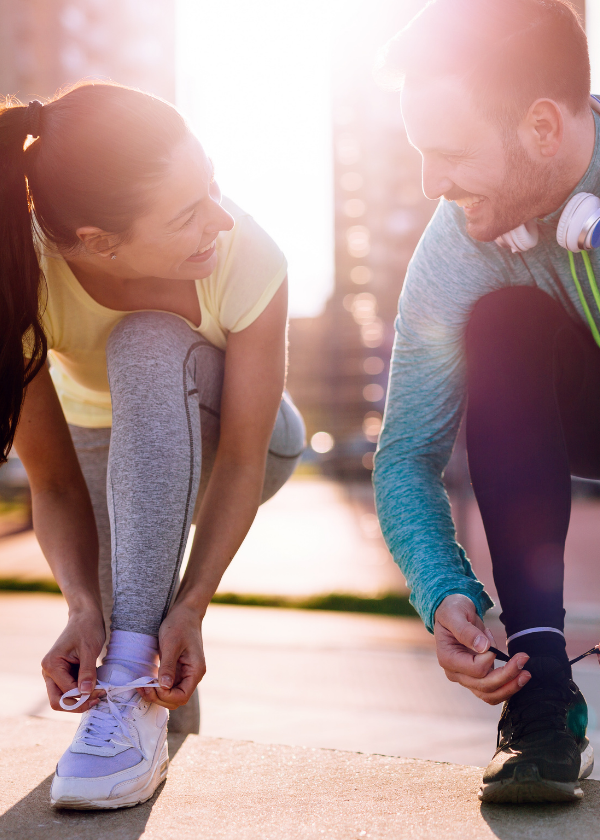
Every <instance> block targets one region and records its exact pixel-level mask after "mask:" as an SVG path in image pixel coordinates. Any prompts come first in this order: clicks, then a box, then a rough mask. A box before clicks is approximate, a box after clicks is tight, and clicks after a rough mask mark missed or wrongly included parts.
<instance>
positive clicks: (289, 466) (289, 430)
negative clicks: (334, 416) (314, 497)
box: [261, 393, 306, 504]
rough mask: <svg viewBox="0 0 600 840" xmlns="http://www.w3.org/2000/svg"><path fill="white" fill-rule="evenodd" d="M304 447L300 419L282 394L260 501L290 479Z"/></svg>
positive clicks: (303, 431) (287, 398)
mask: <svg viewBox="0 0 600 840" xmlns="http://www.w3.org/2000/svg"><path fill="white" fill-rule="evenodd" d="M305 447H306V429H305V426H304V420H303V419H302V415H301V414H300V412H299V411H298V409H297V408H296V406H295V405H294V403H293V402H292V400H291V399H290V397H289V395H288V394H287V393H285V394H284V395H283V399H282V401H281V405H280V408H279V412H278V414H277V420H276V421H275V428H274V429H273V434H272V435H271V440H270V442H269V451H268V454H267V463H266V468H265V481H264V485H263V495H262V499H261V504H262V502H266V501H267V499H270V498H271V496H274V495H275V493H277V491H278V490H280V489H281V487H283V485H284V484H285V482H286V481H287V480H288V478H290V476H291V475H292V473H293V472H294V470H295V469H296V467H297V465H298V462H299V461H300V458H301V457H302V453H303V452H304V449H305Z"/></svg>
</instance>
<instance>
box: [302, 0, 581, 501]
mask: <svg viewBox="0 0 600 840" xmlns="http://www.w3.org/2000/svg"><path fill="white" fill-rule="evenodd" d="M424 3H425V0H405V2H404V3H402V4H399V3H391V2H389V1H388V0H376V2H369V3H367V2H364V3H362V4H359V7H358V8H357V7H355V9H354V13H353V15H352V19H351V20H349V19H346V20H344V19H341V20H340V21H339V27H338V38H337V44H336V53H335V67H334V78H333V129H334V131H333V135H334V149H333V154H334V178H335V290H334V293H333V295H332V297H331V299H330V300H329V301H328V304H327V307H326V311H325V313H324V315H323V316H321V317H320V318H318V319H301V320H299V321H296V322H294V321H293V322H292V324H291V328H290V389H291V391H292V394H293V396H294V397H295V399H296V401H297V403H298V405H299V407H300V409H301V410H302V412H303V414H304V415H305V418H306V420H307V426H308V433H309V439H310V437H311V435H312V434H313V433H315V432H317V431H322V432H326V433H327V434H328V435H330V438H329V439H328V438H325V440H324V442H323V440H322V439H319V441H318V447H317V448H318V449H320V450H321V451H322V452H323V454H322V455H321V461H322V464H323V467H324V468H325V469H326V470H327V471H329V472H331V474H333V475H335V476H336V477H339V478H349V479H351V478H357V477H364V478H367V477H368V476H369V472H370V469H371V468H372V456H373V452H374V450H375V446H376V441H377V437H378V434H379V430H380V427H381V420H382V414H383V408H384V404H385V394H386V386H387V379H388V374H389V359H390V355H391V350H392V342H393V335H394V318H395V316H396V312H397V304H398V296H399V294H400V291H401V288H402V283H403V280H404V276H405V273H406V268H407V266H408V262H409V260H410V257H411V255H412V253H413V251H414V249H415V247H416V245H417V243H418V241H419V238H420V236H421V234H422V232H423V230H424V228H425V226H426V225H427V222H428V221H429V219H430V218H431V215H432V214H433V212H434V210H435V207H436V202H432V201H427V200H426V199H425V198H424V196H423V193H422V190H421V162H420V156H419V155H418V153H417V152H416V151H415V150H414V149H413V148H411V147H410V146H409V144H408V141H407V138H406V132H405V130H404V125H403V122H402V117H401V113H400V105H399V97H398V95H397V94H394V93H390V92H386V91H384V90H382V89H381V88H380V87H379V86H378V85H377V84H376V82H375V81H374V79H373V66H374V63H375V56H376V54H377V51H378V49H379V48H380V47H381V45H382V44H384V43H385V42H386V41H387V40H388V38H390V37H391V36H392V35H393V34H394V33H395V32H397V31H398V30H399V29H401V28H402V26H403V25H404V24H405V23H406V22H407V21H408V20H409V19H410V18H411V17H412V16H413V15H414V14H416V12H417V11H418V10H419V9H420V8H422V6H423V5H424ZM574 5H575V6H576V8H577V10H578V11H579V13H580V14H581V16H582V19H583V18H584V15H585V0H576V2H575V3H574ZM461 440H462V439H461ZM331 445H332V448H331V449H330V450H329V451H324V450H325V449H326V448H327V446H331ZM454 460H455V461H456V462H457V463H456V464H453V465H451V469H450V473H449V475H450V476H453V475H455V477H456V478H457V481H456V483H458V484H459V485H461V486H462V485H463V484H464V477H465V476H466V480H467V482H468V472H467V470H466V461H465V458H464V452H462V448H461V445H460V443H459V445H458V446H457V453H456V458H455V459H454ZM463 461H464V463H463ZM463 467H464V468H463Z"/></svg>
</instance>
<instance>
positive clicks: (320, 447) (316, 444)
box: [310, 432, 335, 455]
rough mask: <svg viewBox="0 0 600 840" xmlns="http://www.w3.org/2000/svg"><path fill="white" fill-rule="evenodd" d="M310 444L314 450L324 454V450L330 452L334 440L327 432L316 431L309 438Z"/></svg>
mask: <svg viewBox="0 0 600 840" xmlns="http://www.w3.org/2000/svg"><path fill="white" fill-rule="evenodd" d="M310 445H311V447H312V449H313V451H314V452H317V453H318V454H319V455H325V453H326V452H331V450H332V449H333V447H334V446H335V441H334V439H333V436H332V435H330V434H329V432H316V433H315V434H314V435H313V436H312V437H311V439H310Z"/></svg>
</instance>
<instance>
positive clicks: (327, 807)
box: [0, 718, 600, 840]
mask: <svg viewBox="0 0 600 840" xmlns="http://www.w3.org/2000/svg"><path fill="white" fill-rule="evenodd" d="M72 732H73V722H72V721H71V720H69V721H68V722H66V723H64V724H63V723H55V722H54V721H47V720H41V719H35V718H17V719H14V720H10V721H6V720H5V721H3V722H2V724H1V726H0V744H1V747H0V753H1V759H2V785H1V786H0V838H2V840H4V838H15V840H16V838H18V840H30V838H31V840H33V838H35V840H38V838H43V840H59V838H60V840H65V838H68V840H137V838H141V837H143V838H144V840H175V838H177V840H198V838H203V839H204V838H206V840H308V838H310V840H312V839H313V838H315V839H316V838H330V840H362V838H369V840H392V838H393V840H399V838H411V840H412V839H413V838H427V839H429V838H432V840H433V838H436V840H438V838H457V840H458V838H460V840H471V838H472V840H484V838H501V840H524V838H540V840H542V838H543V840H553V838H560V840H565V838H568V837H577V838H578V840H586V838H590V840H591V838H596V837H597V836H598V821H599V818H600V783H598V782H586V783H584V788H585V798H584V800H583V802H582V803H579V804H575V805H566V806H555V805H553V806H537V807H536V806H526V807H523V806H517V807H515V806H485V807H481V806H480V804H479V802H478V800H477V790H478V786H479V781H480V776H481V770H479V769H478V768H474V767H463V766H460V765H453V764H441V763H436V762H428V761H419V760H413V759H404V758H390V757H386V756H379V755H363V754H360V753H348V752H337V751H334V750H318V749H310V748H302V747H281V746H267V745H261V744H256V743H252V742H248V741H227V740H220V739H214V738H201V737H198V736H189V737H188V738H187V739H186V740H185V741H184V742H182V741H181V736H179V740H178V741H175V737H177V736H174V739H173V740H174V743H173V744H172V746H171V755H172V765H171V771H170V773H169V778H168V779H167V782H166V783H165V785H164V786H163V788H162V789H161V790H159V791H158V793H157V795H156V796H155V797H154V798H153V799H152V800H151V801H150V802H148V803H146V804H144V805H140V806H138V807H136V808H132V809H128V810H122V811H116V812H69V811H62V812H60V811H58V812H57V811H53V810H52V809H51V808H50V807H49V804H48V802H49V789H50V781H51V778H52V773H53V770H54V765H55V762H56V760H57V758H58V756H59V755H60V754H61V753H62V751H63V750H64V749H65V747H66V745H67V744H68V742H69V740H70V737H71V735H72Z"/></svg>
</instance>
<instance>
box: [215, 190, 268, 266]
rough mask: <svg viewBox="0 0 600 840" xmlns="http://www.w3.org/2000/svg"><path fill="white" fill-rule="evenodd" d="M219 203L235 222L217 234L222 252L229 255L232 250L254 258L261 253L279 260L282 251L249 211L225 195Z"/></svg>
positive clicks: (245, 257)
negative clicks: (229, 227) (228, 228)
mask: <svg viewBox="0 0 600 840" xmlns="http://www.w3.org/2000/svg"><path fill="white" fill-rule="evenodd" d="M221 205H222V207H223V208H224V209H225V210H227V212H228V213H230V214H231V216H233V220H234V222H235V224H234V226H233V228H232V229H231V230H228V231H223V232H222V233H220V234H219V240H221V242H220V244H221V251H222V252H223V254H225V252H226V253H227V254H228V255H229V254H230V253H231V252H234V253H235V254H236V255H238V256H240V257H241V258H242V259H248V258H249V257H253V258H255V259H256V258H259V257H260V256H261V255H264V256H265V257H267V258H271V259H272V258H275V259H277V260H279V261H280V260H282V259H283V253H282V251H281V249H280V248H279V246H278V245H277V243H276V242H275V241H274V240H273V239H272V238H271V236H269V234H268V233H267V232H266V230H264V228H262V227H261V226H260V225H259V224H258V222H257V221H256V219H255V218H254V217H253V216H252V215H251V214H250V213H248V212H247V211H246V210H243V209H242V208H241V207H240V206H239V205H238V204H236V203H235V202H234V201H232V200H231V199H230V198H226V197H225V196H223V199H222V202H221ZM269 261H270V260H269Z"/></svg>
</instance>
